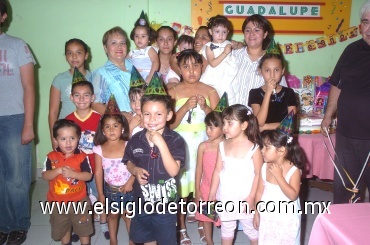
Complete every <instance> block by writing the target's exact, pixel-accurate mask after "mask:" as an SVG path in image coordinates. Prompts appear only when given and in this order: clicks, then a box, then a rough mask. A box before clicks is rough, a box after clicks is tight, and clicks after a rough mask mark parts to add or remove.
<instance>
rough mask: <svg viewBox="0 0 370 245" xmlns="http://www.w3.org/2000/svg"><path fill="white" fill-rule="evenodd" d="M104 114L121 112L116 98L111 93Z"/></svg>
mask: <svg viewBox="0 0 370 245" xmlns="http://www.w3.org/2000/svg"><path fill="white" fill-rule="evenodd" d="M104 114H121V111H120V109H119V108H118V105H117V101H116V98H114V95H113V94H111V96H110V98H109V101H108V104H107V107H106V109H105V112H104Z"/></svg>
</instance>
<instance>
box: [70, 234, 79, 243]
mask: <svg viewBox="0 0 370 245" xmlns="http://www.w3.org/2000/svg"><path fill="white" fill-rule="evenodd" d="M79 240H80V237H79V236H78V235H77V234H76V233H73V234H72V236H71V241H72V242H78V241H79Z"/></svg>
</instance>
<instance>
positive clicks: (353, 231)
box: [308, 203, 370, 245]
mask: <svg viewBox="0 0 370 245" xmlns="http://www.w3.org/2000/svg"><path fill="white" fill-rule="evenodd" d="M329 210H330V212H331V214H319V215H318V216H317V217H316V220H315V222H314V224H313V227H312V231H311V235H310V240H309V242H308V244H309V245H317V244H320V245H326V244H346V245H351V244H353V245H357V244H370V242H369V239H370V222H369V220H370V203H358V204H335V205H331V206H330V207H329Z"/></svg>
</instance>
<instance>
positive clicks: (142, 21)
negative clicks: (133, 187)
mask: <svg viewBox="0 0 370 245" xmlns="http://www.w3.org/2000/svg"><path fill="white" fill-rule="evenodd" d="M137 25H139V26H149V23H148V21H147V20H146V18H145V14H144V11H143V10H142V11H141V14H140V17H139V19H138V20H137V21H136V23H135V26H137Z"/></svg>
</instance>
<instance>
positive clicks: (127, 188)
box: [121, 182, 133, 194]
mask: <svg viewBox="0 0 370 245" xmlns="http://www.w3.org/2000/svg"><path fill="white" fill-rule="evenodd" d="M121 189H122V190H121V191H122V192H123V193H124V194H126V193H127V192H130V191H132V190H133V188H132V184H131V183H127V182H126V184H124V185H123V186H122V187H121Z"/></svg>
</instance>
